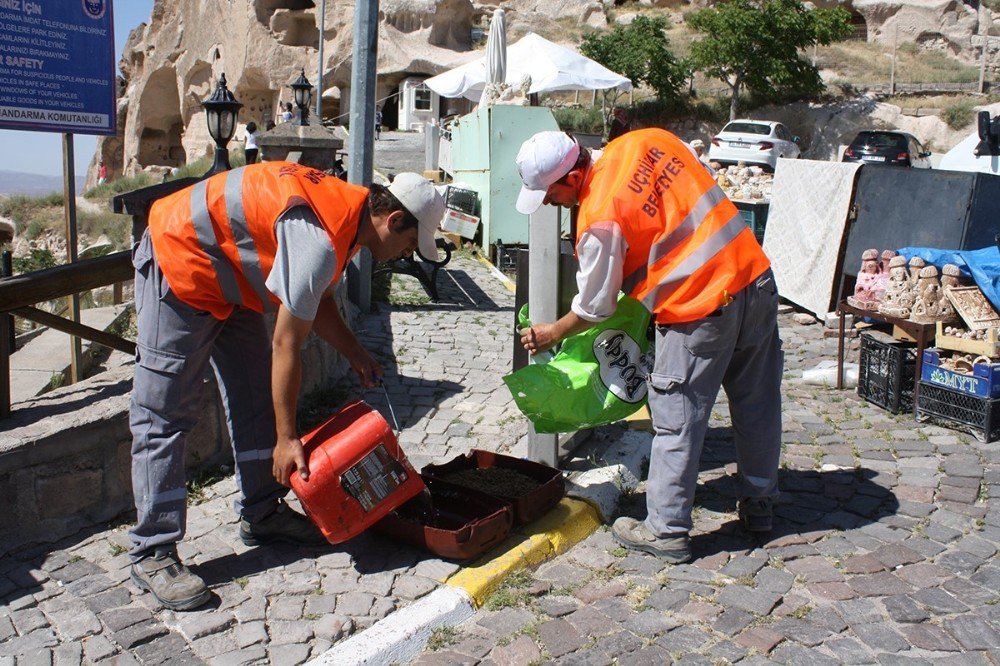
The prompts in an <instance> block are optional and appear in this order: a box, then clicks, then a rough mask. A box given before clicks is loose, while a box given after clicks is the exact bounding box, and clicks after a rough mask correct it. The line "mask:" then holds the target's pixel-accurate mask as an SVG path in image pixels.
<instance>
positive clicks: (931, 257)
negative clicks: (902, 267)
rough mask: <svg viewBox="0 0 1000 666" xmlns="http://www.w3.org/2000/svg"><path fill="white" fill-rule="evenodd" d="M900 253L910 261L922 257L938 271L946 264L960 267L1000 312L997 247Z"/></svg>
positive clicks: (916, 249) (999, 252)
mask: <svg viewBox="0 0 1000 666" xmlns="http://www.w3.org/2000/svg"><path fill="white" fill-rule="evenodd" d="M899 253H900V254H901V255H903V256H904V257H906V260H907V261H909V260H910V258H911V257H920V258H921V259H923V260H924V261H926V262H927V264H928V265H934V266H937V268H938V271H940V270H941V268H943V267H944V265H945V264H955V265H956V266H958V267H959V268H960V269H961V271H962V275H963V276H964V277H971V278H972V279H973V280H974V281H975V283H976V285H978V287H979V288H980V289H981V290H982V292H983V293H984V294H985V295H986V298H988V299H989V301H990V303H992V304H993V307H994V308H996V309H997V311H1000V250H998V249H997V247H996V246H995V245H991V246H990V247H984V248H982V249H981V250H937V249H934V248H930V247H904V248H902V249H900V250H899Z"/></svg>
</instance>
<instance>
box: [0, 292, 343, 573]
mask: <svg viewBox="0 0 1000 666" xmlns="http://www.w3.org/2000/svg"><path fill="white" fill-rule="evenodd" d="M344 291H345V290H344V289H341V290H340V294H339V295H338V296H339V299H340V302H341V306H342V307H341V309H342V311H344V312H345V313H346V314H345V320H346V321H352V320H353V319H354V315H355V314H356V308H354V306H352V305H350V304H348V303H347V302H346V298H345V297H344ZM302 361H303V379H302V394H306V393H309V392H312V391H314V390H316V389H319V388H323V387H325V386H329V385H331V384H333V383H335V382H337V381H340V380H341V379H343V378H344V377H345V376H346V374H347V372H348V371H349V369H348V366H347V363H346V361H345V360H344V359H343V358H342V357H341V356H340V355H339V354H338V353H337V352H336V351H334V350H333V349H332V348H331V347H330V346H329V345H327V344H326V343H325V342H323V341H322V340H320V339H319V338H317V337H316V336H314V335H313V336H310V338H309V340H308V341H307V343H306V346H305V348H304V349H303V351H302ZM131 388H132V365H131V364H129V365H126V366H123V367H120V368H117V369H115V370H112V371H109V372H105V373H102V374H100V375H97V376H95V377H92V378H90V379H87V380H85V381H83V382H80V383H79V384H75V385H72V386H66V387H63V388H60V389H57V390H55V391H51V392H49V393H46V394H45V395H43V396H40V397H38V398H36V399H34V400H31V401H29V402H23V403H18V404H17V405H15V407H14V413H13V415H12V416H11V417H10V418H9V419H6V420H3V421H0V506H2V507H3V511H0V556H3V555H4V554H6V553H7V552H9V551H10V550H11V549H12V548H14V547H16V546H20V545H24V544H31V543H36V542H52V541H56V540H58V539H61V538H63V537H66V536H69V535H72V534H74V533H76V532H78V531H79V530H82V529H85V528H87V527H88V526H92V525H95V524H98V523H102V522H106V521H108V520H111V519H113V518H115V517H116V516H120V515H122V514H125V515H126V516H128V517H129V519H130V520H131V519H132V517H133V516H134V514H133V513H132V511H133V503H132V483H131V435H130V433H129V427H128V405H129V392H130V391H131ZM333 407H335V406H334V405H331V409H332V408H333ZM231 460H232V452H231V448H230V444H229V435H228V433H227V431H226V420H225V413H224V411H223V409H222V406H221V404H220V402H219V399H218V390H217V388H216V385H215V380H214V378H212V379H210V380H209V381H207V382H206V384H205V394H204V397H203V406H202V416H201V419H200V420H199V422H198V425H197V427H196V428H195V429H194V431H193V432H192V433H191V436H190V437H189V439H188V446H187V450H186V466H187V468H188V470H189V472H191V471H194V470H197V469H199V468H204V467H208V466H215V465H218V464H221V463H224V462H230V464H231ZM126 512H127V513H126Z"/></svg>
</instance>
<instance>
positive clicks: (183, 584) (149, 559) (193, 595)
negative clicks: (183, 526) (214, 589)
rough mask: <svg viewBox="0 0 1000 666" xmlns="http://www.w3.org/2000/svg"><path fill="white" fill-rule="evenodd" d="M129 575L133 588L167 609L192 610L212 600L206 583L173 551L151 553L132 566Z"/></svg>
mask: <svg viewBox="0 0 1000 666" xmlns="http://www.w3.org/2000/svg"><path fill="white" fill-rule="evenodd" d="M131 573H132V582H133V583H135V586H136V587H138V588H139V589H140V590H146V591H147V592H149V593H150V594H152V595H153V597H154V598H155V599H156V600H157V601H158V602H160V604H162V605H163V606H164V608H169V609H170V610H175V611H185V610H193V609H195V608H198V607H199V606H202V605H204V604H205V603H206V602H208V600H209V599H210V598H211V597H212V593H211V592H209V591H208V587H207V586H206V585H205V581H203V580H202V579H201V578H200V577H199V576H198V575H197V574H195V573H192V571H191V570H190V569H188V568H187V567H186V566H184V565H183V564H182V563H181V561H180V559H179V558H178V557H177V550H176V549H174V548H164V549H160V550H156V551H154V552H153V554H152V555H148V556H146V557H144V558H142V559H141V560H139V561H138V562H136V563H134V564H133V565H132V571H131Z"/></svg>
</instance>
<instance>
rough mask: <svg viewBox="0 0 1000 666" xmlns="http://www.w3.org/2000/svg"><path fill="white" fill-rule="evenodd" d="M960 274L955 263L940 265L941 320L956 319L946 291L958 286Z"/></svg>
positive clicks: (953, 307)
mask: <svg viewBox="0 0 1000 666" xmlns="http://www.w3.org/2000/svg"><path fill="white" fill-rule="evenodd" d="M960 275H961V271H960V270H959V269H958V266H956V265H955V264H945V265H944V266H942V267H941V321H946V322H952V321H957V320H958V313H957V312H955V306H954V305H952V303H951V299H949V298H948V292H949V291H951V290H952V289H954V288H955V287H957V286H959V276H960Z"/></svg>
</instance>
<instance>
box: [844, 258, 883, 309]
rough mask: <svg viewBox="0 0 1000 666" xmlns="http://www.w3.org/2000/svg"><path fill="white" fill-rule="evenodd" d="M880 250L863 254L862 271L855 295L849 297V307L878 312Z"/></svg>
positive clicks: (859, 272) (855, 288)
mask: <svg viewBox="0 0 1000 666" xmlns="http://www.w3.org/2000/svg"><path fill="white" fill-rule="evenodd" d="M878 275H879V273H878V250H875V249H870V250H865V251H864V252H863V253H862V254H861V270H860V271H858V280H857V283H856V284H855V287H854V295H853V296H848V297H847V303H848V305H851V306H853V307H856V308H859V309H862V310H878V300H877V299H876V297H875V287H876V284H877V282H878Z"/></svg>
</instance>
